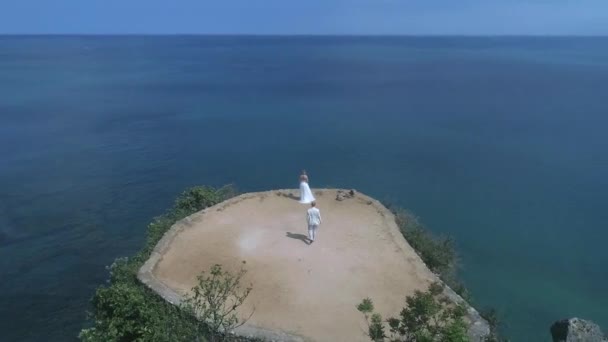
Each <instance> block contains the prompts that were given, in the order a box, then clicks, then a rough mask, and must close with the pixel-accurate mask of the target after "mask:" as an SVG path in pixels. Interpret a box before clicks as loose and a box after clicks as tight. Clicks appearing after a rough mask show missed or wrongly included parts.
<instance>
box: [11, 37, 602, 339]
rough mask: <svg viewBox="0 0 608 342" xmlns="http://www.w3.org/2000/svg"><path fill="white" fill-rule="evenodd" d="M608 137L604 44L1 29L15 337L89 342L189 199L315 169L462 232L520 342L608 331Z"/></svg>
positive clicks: (474, 276)
mask: <svg viewBox="0 0 608 342" xmlns="http://www.w3.org/2000/svg"><path fill="white" fill-rule="evenodd" d="M607 129H608V38H575V37H573V38H567V37H554V38H550V37H546V38H541V37H529V38H523V37H494V38H493V37H483V38H482V37H306V36H298V37H255V36H249V37H239V36H156V37H155V36H115V37H113V36H2V37H0V331H1V335H2V338H0V339H1V340H3V341H70V340H75V339H76V336H77V334H78V332H79V330H80V328H81V327H82V326H83V324H84V320H85V317H86V314H85V313H86V311H87V309H88V308H89V306H88V305H89V299H90V298H91V296H92V295H93V293H94V290H95V288H96V287H97V286H99V285H100V284H103V283H104V282H105V281H106V280H107V278H108V272H107V270H106V266H107V265H109V264H111V263H112V261H113V260H114V259H115V258H117V257H122V256H129V255H132V254H133V253H135V252H136V251H137V250H138V249H139V248H140V246H141V245H142V243H143V241H144V238H145V230H146V226H147V223H148V222H150V220H151V219H152V218H153V217H154V216H156V215H160V214H162V213H163V211H164V210H165V209H166V208H168V207H169V206H170V205H171V204H172V201H173V199H174V198H175V196H176V195H177V194H179V193H180V192H181V191H182V190H184V189H185V188H187V187H190V186H193V185H200V184H205V185H212V186H220V185H224V184H228V183H235V184H236V185H237V186H238V188H239V189H240V190H241V191H257V190H266V189H273V188H287V187H292V188H295V187H297V185H298V184H297V180H298V175H299V172H300V170H301V169H303V168H305V169H306V170H307V171H308V173H309V175H310V179H311V185H312V186H313V187H345V188H355V189H357V190H359V191H362V192H364V193H366V194H368V195H371V196H374V197H376V198H378V199H380V200H383V201H388V202H391V203H396V204H398V205H400V206H403V207H407V208H409V209H411V210H412V211H413V212H414V213H416V214H417V215H418V216H419V217H420V218H421V220H422V222H424V223H425V224H426V225H427V226H428V227H429V228H430V229H431V230H433V231H434V232H436V233H437V234H445V235H450V236H453V237H454V239H455V240H456V243H457V248H458V251H459V254H460V259H461V264H462V269H461V272H460V274H461V276H462V279H463V280H464V282H465V283H466V285H467V286H468V288H469V290H470V292H471V293H472V296H473V297H474V300H475V304H476V306H478V307H480V308H484V307H494V308H496V309H497V310H498V312H499V313H500V315H501V317H502V319H503V321H504V328H503V330H504V333H505V335H506V336H507V337H509V338H511V339H512V340H513V341H549V340H550V334H549V326H550V325H551V323H552V322H553V321H555V320H557V319H561V318H566V317H572V316H577V317H581V318H585V319H590V320H593V321H595V322H596V323H598V324H600V325H601V326H603V328H604V330H608V309H607V308H608V296H607V295H606V294H607V293H608V267H607V263H608V249H607V248H606V241H607V240H608V224H607V222H608V210H607V209H606V208H607V207H608V152H607V151H608V134H607ZM336 290H338V289H336ZM354 305H355V303H353V310H354Z"/></svg>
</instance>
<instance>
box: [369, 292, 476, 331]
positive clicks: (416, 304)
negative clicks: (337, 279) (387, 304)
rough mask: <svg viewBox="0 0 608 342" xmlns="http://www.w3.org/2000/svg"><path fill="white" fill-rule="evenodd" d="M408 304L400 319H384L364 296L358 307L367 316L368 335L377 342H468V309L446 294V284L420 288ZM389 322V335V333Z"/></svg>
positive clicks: (408, 298)
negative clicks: (453, 301)
mask: <svg viewBox="0 0 608 342" xmlns="http://www.w3.org/2000/svg"><path fill="white" fill-rule="evenodd" d="M405 301H406V307H405V308H403V310H401V313H400V314H399V317H398V318H395V317H393V318H389V319H388V320H386V321H384V320H382V316H381V315H380V314H378V313H375V312H374V304H373V302H372V300H371V299H369V298H366V299H364V300H363V301H362V302H361V304H359V305H358V306H357V309H358V310H359V311H360V312H361V313H363V315H364V316H365V321H366V322H367V326H368V336H369V337H370V339H371V340H372V341H374V342H381V341H391V342H393V341H405V342H435V341H445V342H468V341H469V337H468V336H467V325H466V323H465V321H464V316H465V313H466V308H465V307H463V306H462V305H455V304H453V303H451V301H450V300H449V299H448V298H446V297H445V296H443V285H441V284H437V283H435V284H432V285H431V286H430V288H429V290H428V291H427V292H421V291H416V292H415V293H414V295H413V296H408V297H407V298H406V300H405ZM385 325H388V328H389V334H387V333H386V327H385Z"/></svg>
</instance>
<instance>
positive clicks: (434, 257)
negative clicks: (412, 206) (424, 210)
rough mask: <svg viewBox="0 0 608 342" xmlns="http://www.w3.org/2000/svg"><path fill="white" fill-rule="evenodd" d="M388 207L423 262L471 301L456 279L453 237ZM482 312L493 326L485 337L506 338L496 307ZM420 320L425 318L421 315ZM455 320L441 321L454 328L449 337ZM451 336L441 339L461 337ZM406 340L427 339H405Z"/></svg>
mask: <svg viewBox="0 0 608 342" xmlns="http://www.w3.org/2000/svg"><path fill="white" fill-rule="evenodd" d="M386 207H387V208H389V209H390V210H391V211H392V212H393V214H394V215H395V222H396V223H397V226H398V227H399V230H400V231H401V234H403V237H405V239H406V240H407V241H408V243H409V244H410V246H412V248H414V250H415V251H416V253H417V254H418V255H419V256H420V258H421V259H422V261H424V263H425V264H426V265H427V266H428V267H429V268H430V269H431V271H433V272H434V273H436V274H437V275H438V276H439V278H440V279H441V280H442V281H443V282H444V283H445V284H446V285H447V286H449V287H450V288H451V289H452V290H454V292H456V293H457V294H458V295H460V296H461V297H462V298H463V299H464V300H466V301H467V302H469V303H472V302H473V299H472V297H471V295H470V294H469V292H468V290H467V289H466V287H465V286H464V284H463V283H462V282H460V281H459V280H458V278H457V269H458V256H457V254H456V249H455V246H454V240H453V239H452V238H450V237H445V236H436V235H434V234H432V233H431V232H430V231H429V230H428V229H427V228H426V227H425V226H424V225H423V224H422V223H420V220H419V219H418V217H416V216H415V215H414V214H412V213H411V212H409V211H407V210H404V209H401V208H398V207H394V206H391V205H390V204H388V205H386ZM432 290H433V289H432V288H431V289H430V292H429V293H426V294H425V295H426V296H428V295H432V292H433V291H432ZM435 297H436V296H435ZM422 298H423V297H420V296H418V297H415V299H416V301H414V302H417V301H418V300H421V299H422ZM427 299H428V298H427ZM410 302H411V300H408V301H407V304H408V307H406V308H405V309H404V310H408V308H410V307H411V306H410ZM480 315H481V316H482V317H483V318H484V319H485V320H486V321H487V322H488V324H489V326H490V335H489V336H487V337H486V341H487V342H499V341H507V340H506V339H504V338H502V337H500V334H499V332H498V330H499V327H500V320H499V318H498V313H497V311H496V310H494V309H487V310H484V311H483V312H481V313H480ZM439 318H442V317H439ZM443 318H445V317H443ZM461 318H462V317H461ZM420 319H423V318H422V317H420ZM450 319H451V322H452V323H454V322H457V321H460V320H456V321H455V320H454V318H453V317H452V318H450ZM393 323H394V322H393ZM440 323H441V322H440ZM452 323H447V322H445V321H444V322H443V323H442V324H443V325H445V326H447V327H451V328H452V329H454V330H452V333H453V334H448V335H446V336H448V337H449V336H452V337H454V338H456V337H458V336H459V335H458V334H457V331H458V329H457V328H458V327H459V325H453V324H452ZM389 324H390V322H389ZM465 331H466V329H465ZM370 336H371V334H370ZM448 337H446V338H444V339H440V340H441V341H454V342H456V341H461V340H460V339H458V338H456V339H451V338H448ZM406 341H426V340H424V339H422V340H416V339H414V340H408V339H406Z"/></svg>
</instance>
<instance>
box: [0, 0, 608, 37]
mask: <svg viewBox="0 0 608 342" xmlns="http://www.w3.org/2000/svg"><path fill="white" fill-rule="evenodd" d="M0 33H4V34H6V33H82V34H103V33H111V34H116V33H149V34H153V33H166V34H174V33H223V34H239V33H247V34H469V35H484V34H492V35H496V34H516V35H520V34H535V35H542V34H553V35H564V34H575V35H608V0H214V1H208V0H0Z"/></svg>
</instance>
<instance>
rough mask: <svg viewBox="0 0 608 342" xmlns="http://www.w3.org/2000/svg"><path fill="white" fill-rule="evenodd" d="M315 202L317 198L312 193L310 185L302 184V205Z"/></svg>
mask: <svg viewBox="0 0 608 342" xmlns="http://www.w3.org/2000/svg"><path fill="white" fill-rule="evenodd" d="M314 200H315V197H314V196H313V195H312V191H310V187H309V186H308V183H307V182H305V181H301V182H300V203H310V202H312V201H314Z"/></svg>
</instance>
